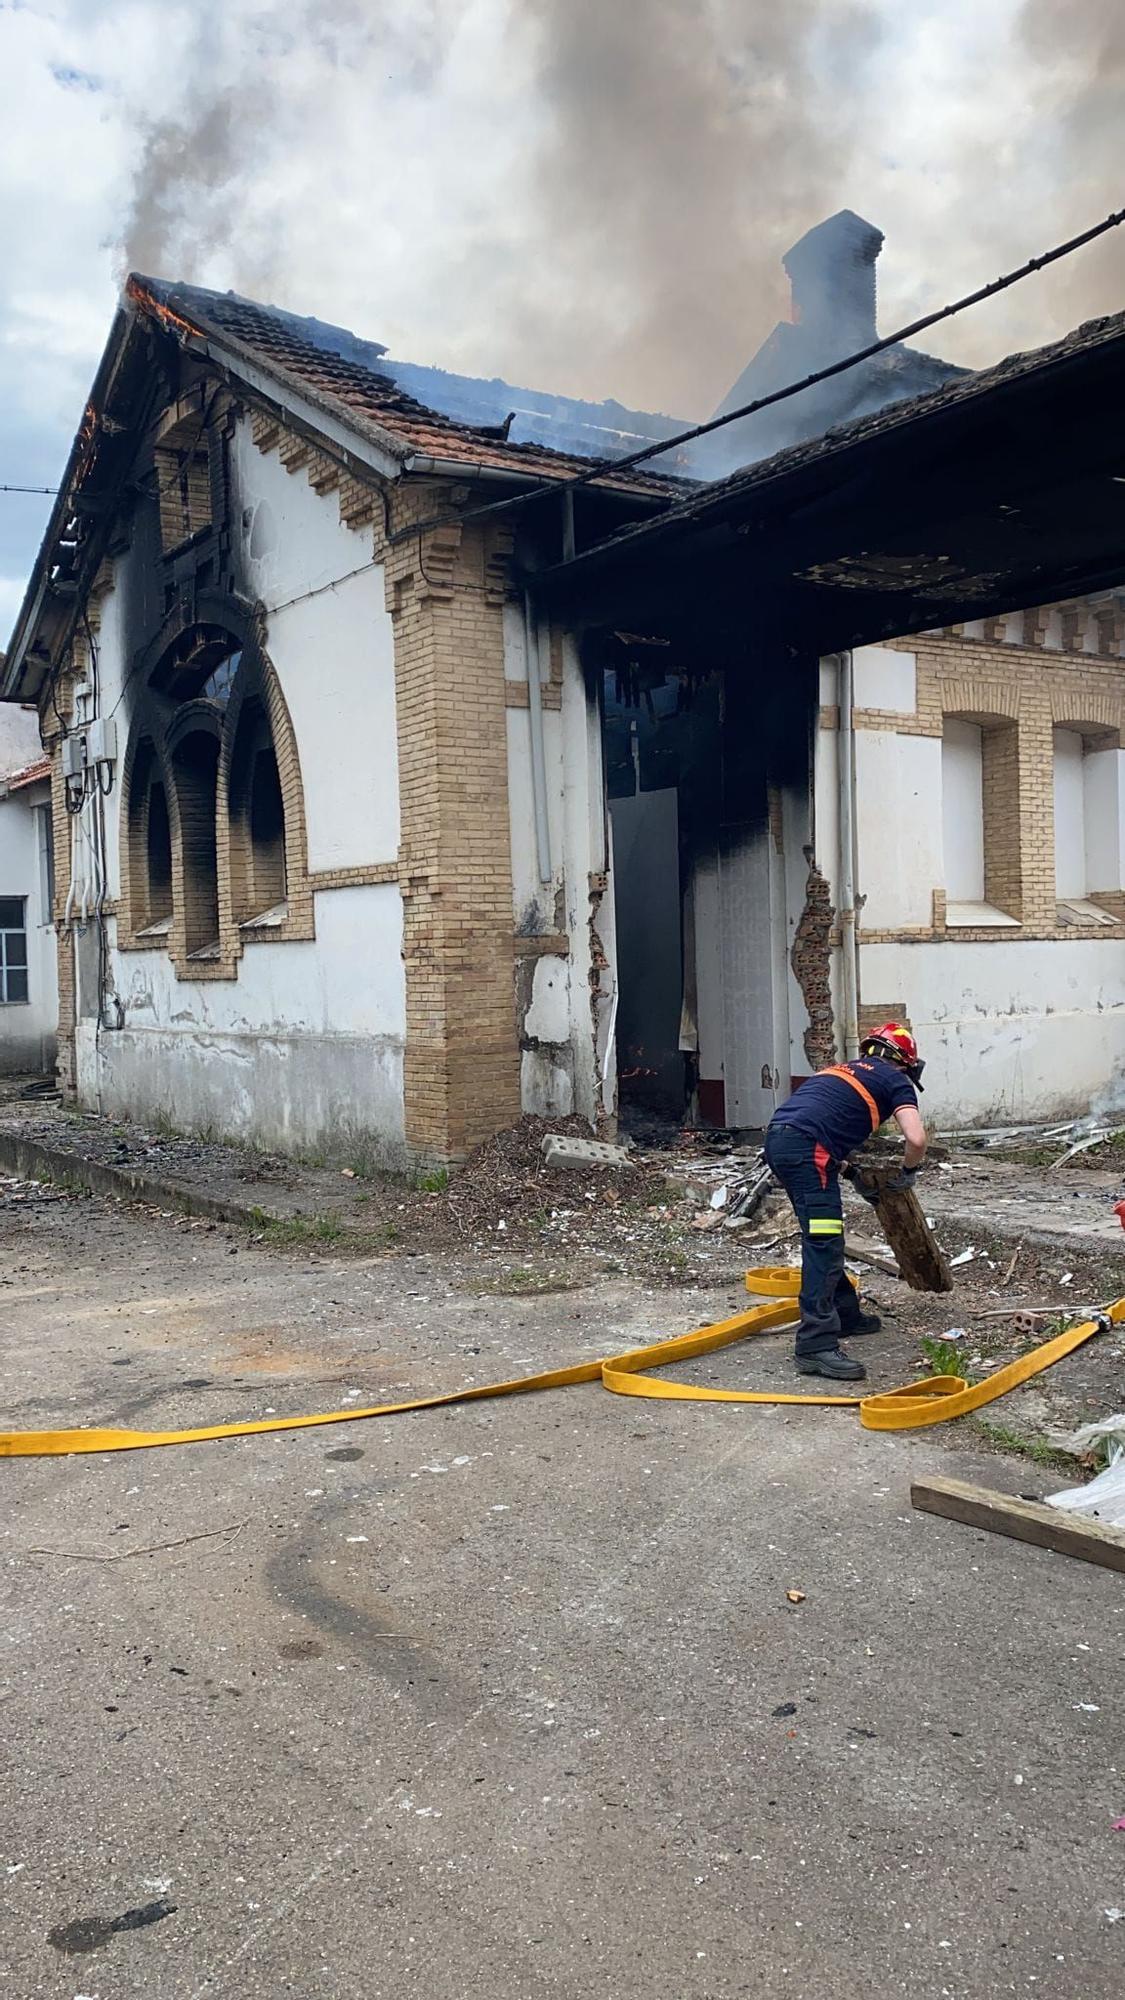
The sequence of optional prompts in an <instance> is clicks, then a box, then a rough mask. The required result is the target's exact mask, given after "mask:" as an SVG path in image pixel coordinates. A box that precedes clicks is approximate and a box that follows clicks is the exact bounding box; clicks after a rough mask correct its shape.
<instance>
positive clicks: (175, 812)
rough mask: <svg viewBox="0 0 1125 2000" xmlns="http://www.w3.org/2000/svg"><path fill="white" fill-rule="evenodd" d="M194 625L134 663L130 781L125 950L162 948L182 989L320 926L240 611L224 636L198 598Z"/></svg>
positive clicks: (298, 808) (297, 820)
mask: <svg viewBox="0 0 1125 2000" xmlns="http://www.w3.org/2000/svg"><path fill="white" fill-rule="evenodd" d="M200 611H201V613H202V615H201V617H200V618H199V619H198V620H196V621H195V622H194V623H192V624H190V625H179V624H177V622H176V620H175V619H174V618H170V620H169V626H168V628H167V629H166V630H165V631H164V632H163V633H162V634H161V635H160V636H159V639H158V640H156V641H154V642H153V643H152V645H151V648H150V652H149V655H148V657H147V659H145V661H144V663H143V664H144V675H145V678H144V682H143V693H142V695H141V698H140V700H139V702H138V705H137V711H136V714H135V717H134V721H133V728H132V733H131V747H130V751H129V754H128V757H127V759H126V767H125V784H124V799H123V808H122V810H123V816H124V824H123V827H122V833H123V841H122V865H121V878H122V909H123V915H124V917H125V922H124V924H123V926H122V942H123V943H124V948H125V949H145V948H149V949H151V941H154V940H156V939H157V938H166V939H167V948H168V950H169V952H170V954H171V956H172V959H173V961H174V963H175V965H176V968H177V971H178V973H179V975H180V977H181V978H185V979H190V978H193V977H199V978H206V979H214V978H227V979H229V978H235V977H236V976H237V969H238V961H239V957H240V955H241V952H242V949H243V946H244V944H245V943H248V942H250V941H252V940H253V939H255V938H260V939H262V940H263V941H264V940H265V939H267V938H268V939H271V940H274V939H277V940H282V939H285V940H287V939H290V938H294V939H295V938H310V937H312V936H314V935H315V925H314V914H313V906H312V897H311V895H310V892H309V887H308V859H307V851H306V844H305V827H304V809H303V800H302V797H301V777H300V764H299V761H298V756H297V746H296V742H295V740H294V736H293V728H292V724H291V722H290V720H289V715H288V712H287V710H286V706H285V702H284V699H283V696H282V693H281V690H280V688H279V686H278V684H277V681H276V679H275V677H274V673H273V669H272V667H271V665H270V663H269V661H268V659H266V657H265V656H264V654H263V653H262V652H261V650H260V647H259V643H258V639H257V635H256V632H255V630H254V628H253V626H252V624H251V623H250V622H249V621H248V619H247V616H246V608H245V607H242V606H240V605H238V604H237V603H235V604H232V606H231V617H230V623H229V624H228V623H227V622H226V620H225V606H224V604H223V603H222V602H221V601H219V598H218V595H217V594H215V593H211V594H208V593H203V599H202V601H201V603H200ZM232 628H233V629H232ZM208 961H209V963H205V962H208ZM192 962H195V964H197V965H198V971H197V972H196V971H194V970H193V969H192Z"/></svg>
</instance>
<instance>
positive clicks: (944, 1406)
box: [0, 1265, 1125, 1458]
mask: <svg viewBox="0 0 1125 2000" xmlns="http://www.w3.org/2000/svg"><path fill="white" fill-rule="evenodd" d="M799 1283H800V1274H799V1273H798V1272H797V1271H795V1270H792V1269H791V1268H790V1267H789V1266H788V1265H780V1266H778V1265H775V1266H772V1267H767V1268H763V1269H759V1270H755V1271H747V1273H746V1289H747V1291H748V1292H753V1293H756V1294H758V1295H759V1296H760V1297H765V1298H773V1299H776V1300H777V1301H778V1303H777V1304H776V1305H758V1306H751V1308H750V1310H749V1311H748V1312H744V1313H736V1314H735V1315H734V1317H733V1318H732V1319H724V1320H719V1321H718V1322H717V1323H716V1325H714V1326H706V1327H700V1328H699V1329H698V1330H697V1331H696V1332H695V1333H685V1334H680V1335H678V1336H677V1337H676V1338H675V1339H673V1340H658V1341H656V1342H655V1343H654V1344H653V1345H652V1346H651V1347H637V1348H634V1349H633V1350H632V1351H631V1352H630V1353H628V1354H615V1355H612V1356H611V1357H610V1358H609V1359H607V1360H605V1361H582V1362H579V1363H578V1365H577V1366H576V1367H573V1368H552V1369H549V1370H548V1371H547V1372H546V1373H545V1374H542V1375H524V1376H520V1377H517V1378H516V1379H515V1380H513V1381H510V1382H488V1383H485V1384H483V1385H482V1386H481V1387H480V1388H475V1389H452V1390H450V1391H449V1392H448V1393H447V1394H446V1395H443V1396H418V1397H415V1398H414V1399H413V1400H412V1401H411V1402H408V1403H376V1404H374V1405H373V1406H372V1407H371V1408H369V1409H366V1410H326V1411H324V1412H323V1414H321V1415H319V1416H310V1417H264V1418H261V1419H259V1420H258V1421H257V1422H254V1423H245V1424H204V1425H200V1426H199V1427H198V1428H197V1429H193V1430H183V1431H124V1430H110V1429H105V1430H102V1429H90V1430H72V1431H7V1432H0V1458H57V1457H61V1456H64V1455H66V1454H69V1453H71V1452H97V1451H139V1450H142V1449H144V1448H145V1447H146V1446H150V1445H159V1444H205V1443H207V1442H208V1441H209V1440H210V1439H212V1438H229V1437H256V1436H258V1435H259V1434H261V1433H262V1432H265V1431H301V1430H309V1429H311V1428H312V1427H313V1426H314V1425H317V1424H352V1423H356V1422H358V1421H359V1420H360V1419H361V1418H365V1417H397V1416H403V1415H405V1413H406V1412H407V1411H408V1410H440V1409H442V1408H444V1407H446V1406H447V1405H449V1404H451V1403H478V1402H483V1401H484V1400H485V1399H486V1398H488V1397H493V1396H527V1395H531V1394H532V1393H533V1392H534V1391H536V1390H540V1389H572V1388H575V1387H577V1385H578V1384H579V1383H580V1382H601V1384H602V1387H603V1388H605V1389H609V1390H610V1391H611V1393H612V1394H613V1395H615V1396H654V1397H656V1396H663V1397H665V1398H667V1399H668V1400H670V1401H673V1402H679V1403H795V1404H805V1405H808V1406H811V1407H814V1408H818V1409H841V1410H858V1411H859V1420H860V1423H861V1424H863V1425H864V1426H865V1428H866V1429H867V1430H872V1431H910V1430H919V1429H921V1428H922V1426H923V1425H925V1424H944V1423H948V1422H949V1420H950V1418H952V1417H963V1416H966V1415H967V1414H968V1412H969V1411H970V1410H979V1409H980V1408H981V1407H982V1405H983V1404H985V1403H993V1402H995V1401H996V1398H997V1397H998V1396H1006V1395H1007V1393H1008V1391H1009V1389H1017V1388H1018V1387H1019V1386H1020V1384H1021V1382H1028V1381H1030V1380H1031V1377H1032V1376H1033V1375H1040V1374H1042V1372H1043V1370H1044V1369H1045V1368H1051V1367H1053V1366H1054V1363H1055V1362H1056V1361H1061V1360H1062V1358H1063V1356H1064V1355H1066V1354H1073V1352H1074V1350H1075V1348H1076V1347H1081V1346H1083V1345H1084V1343H1085V1342H1086V1341H1087V1340H1092V1339H1093V1337H1094V1335H1095V1334H1096V1333H1102V1332H1105V1331H1107V1330H1108V1328H1109V1326H1110V1325H1111V1324H1116V1323H1117V1322H1119V1321H1121V1320H1123V1319H1125V1298H1123V1299H1118V1300H1117V1301H1116V1302H1115V1304H1113V1305H1112V1306H1110V1307H1109V1309H1108V1311H1107V1312H1105V1313H1100V1314H1099V1315H1098V1317H1097V1318H1096V1319H1087V1320H1082V1321H1081V1322H1080V1323H1079V1324H1078V1325H1076V1326H1072V1327H1068V1328H1067V1331H1066V1332H1065V1333H1059V1334H1056V1335H1055V1338H1054V1339H1053V1340H1046V1341H1044V1342H1043V1345H1042V1346H1041V1347H1037V1348H1035V1349H1034V1350H1033V1351H1032V1352H1031V1353H1030V1354H1024V1355H1021V1357H1020V1359H1019V1360H1018V1361H1013V1362H1012V1363H1011V1364H1010V1365H1009V1366H1008V1367H1007V1368H1000V1369H998V1370H997V1372H996V1374H995V1375H990V1376H988V1377H987V1378H986V1380H985V1381H983V1382H977V1383H976V1384H975V1385H973V1386H970V1384H969V1383H968V1382H966V1381H964V1380H963V1379H962V1377H961V1376H960V1375H930V1376H926V1377H925V1378H924V1379H923V1380H922V1381H920V1382H908V1383H906V1384H905V1385H904V1387H903V1388H901V1389H884V1390H881V1391H877V1392H876V1393H875V1394H874V1395H870V1396H792V1395H786V1394H784V1393H782V1392H780V1391H774V1390H768V1391H767V1390H758V1389H704V1388H696V1387H694V1386H693V1385H692V1384H691V1383H687V1382H669V1381H668V1380H667V1379H665V1378H663V1377H661V1376H658V1375H650V1374H648V1373H647V1372H646V1371H647V1370H648V1369H650V1368H665V1367H667V1366H668V1365H669V1363H670V1362H673V1361H694V1360H697V1359H698V1357H699V1356H700V1355H701V1354H714V1353H715V1352H716V1351H717V1350H718V1349H719V1348H720V1347H730V1346H731V1345H732V1344H733V1343H734V1342H735V1341H736V1340H742V1339H744V1338H745V1337H746V1335H747V1334H751V1333H768V1332H769V1331H770V1330H771V1329H772V1328H774V1327H781V1326H786V1325H791V1324H792V1322H793V1318H794V1313H793V1307H794V1304H795V1302H796V1298H797V1288H798V1285H799Z"/></svg>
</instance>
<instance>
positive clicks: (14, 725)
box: [0, 701, 43, 779]
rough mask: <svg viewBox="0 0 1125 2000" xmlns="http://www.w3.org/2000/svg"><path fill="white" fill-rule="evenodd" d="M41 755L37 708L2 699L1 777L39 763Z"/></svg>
mask: <svg viewBox="0 0 1125 2000" xmlns="http://www.w3.org/2000/svg"><path fill="white" fill-rule="evenodd" d="M42 755H43V744H42V742H41V740H40V736H39V714H38V711H37V710H36V709H34V708H25V707H24V706H23V704H22V703H21V702H14V701H0V779H3V778H6V777H10V776H11V774H12V772H13V771H22V770H23V769H24V768H25V766H26V765H28V764H36V763H38V761H39V759H40V757H41V756H42Z"/></svg>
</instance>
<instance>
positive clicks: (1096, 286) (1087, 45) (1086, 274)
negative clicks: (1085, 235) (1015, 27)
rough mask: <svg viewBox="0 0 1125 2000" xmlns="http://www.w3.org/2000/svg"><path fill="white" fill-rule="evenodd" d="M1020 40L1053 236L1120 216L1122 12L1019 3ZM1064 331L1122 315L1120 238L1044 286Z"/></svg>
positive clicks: (1124, 283)
mask: <svg viewBox="0 0 1125 2000" xmlns="http://www.w3.org/2000/svg"><path fill="white" fill-rule="evenodd" d="M1020 35H1021V41H1022V44H1023V48H1024V50H1025V52H1026V57H1027V58H1028V59H1029V60H1028V69H1029V73H1030V76H1031V78H1032V85H1031V96H1030V102H1029V104H1028V117H1029V121H1030V122H1031V123H1032V125H1033V127H1034V129H1035V130H1036V131H1037V132H1038V133H1039V135H1040V138H1041V142H1042V143H1043V145H1044V146H1045V147H1046V149H1047V168H1048V172H1049V174H1050V178H1051V182H1052V190H1053V194H1054V200H1053V202H1052V209H1051V227H1052V230H1053V232H1054V234H1055V235H1056V236H1059V237H1061V236H1065V235H1068V234H1072V233H1073V234H1077V233H1078V231H1079V230H1081V229H1082V228H1084V227H1086V226H1087V225H1088V224H1089V223H1091V222H1094V221H1096V220H1097V219H1098V217H1099V216H1100V215H1101V214H1103V213H1105V212H1106V211H1108V210H1109V209H1118V208H1125V136H1123V135H1125V6H1123V5H1122V4H1121V0H1067V4H1066V5H1065V6H1061V5H1060V4H1059V0H1025V5H1024V7H1023V11H1022V14H1021V17H1020ZM1044 283H1045V285H1046V287H1047V292H1048V297H1049V300H1050V304H1051V308H1052V317H1053V318H1055V319H1056V320H1057V321H1059V322H1060V323H1061V324H1062V325H1064V326H1077V325H1078V323H1079V322H1080V321H1081V320H1083V319H1086V318H1090V317H1093V316H1094V315H1097V314H1101V313H1105V312H1109V311H1120V310H1121V309H1122V307H1125V228H1122V229H1120V230H1115V231H1114V232H1113V233H1112V234H1110V235H1109V236H1108V237H1105V238H1103V240H1102V241H1101V242H1100V243H1098V244H1096V245H1095V246H1093V247H1092V248H1091V249H1090V250H1087V251H1082V252H1080V253H1079V254H1078V255H1077V256H1075V257H1074V258H1072V259H1067V260H1066V261H1065V262H1064V263H1063V264H1062V265H1060V266H1059V267H1058V269H1057V270H1056V271H1055V272H1053V273H1052V274H1050V276H1049V277H1048V278H1046V279H1045V280H1044Z"/></svg>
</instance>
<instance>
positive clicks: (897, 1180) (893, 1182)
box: [887, 1167, 918, 1194]
mask: <svg viewBox="0 0 1125 2000" xmlns="http://www.w3.org/2000/svg"><path fill="white" fill-rule="evenodd" d="M917 1178H918V1169H917V1167H900V1168H899V1170H898V1172H897V1174H892V1175H891V1177H890V1179H889V1180H888V1182H887V1188H888V1190H889V1192H890V1193H892V1194H906V1193H907V1192H908V1190H909V1189H910V1188H912V1187H913V1186H914V1183H915V1181H916V1180H917Z"/></svg>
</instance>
